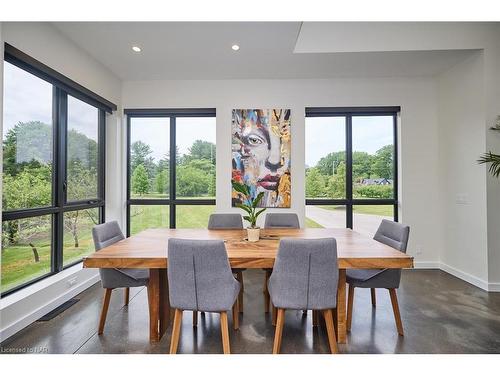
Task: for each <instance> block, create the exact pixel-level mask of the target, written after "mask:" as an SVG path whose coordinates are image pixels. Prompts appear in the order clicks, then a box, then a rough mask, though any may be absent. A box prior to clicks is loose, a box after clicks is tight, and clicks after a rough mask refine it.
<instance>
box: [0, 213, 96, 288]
mask: <svg viewBox="0 0 500 375" xmlns="http://www.w3.org/2000/svg"><path fill="white" fill-rule="evenodd" d="M92 210H94V211H95V212H97V210H96V209H92ZM24 220H26V221H29V220H30V219H24ZM38 224H40V223H38ZM43 224H44V225H43V226H41V227H40V228H41V229H40V233H39V234H37V235H36V236H34V237H33V238H31V239H30V241H31V243H32V244H33V245H34V246H35V247H36V249H37V251H38V255H39V258H40V259H39V261H38V262H35V257H34V255H33V251H32V248H31V246H29V244H28V243H17V244H15V245H13V246H9V245H7V246H5V247H3V249H2V268H1V287H0V290H1V291H2V292H4V291H6V290H9V289H12V288H13V287H15V286H17V285H21V284H23V283H25V282H28V281H30V280H33V279H35V278H37V277H39V276H43V275H45V274H48V273H50V271H51V267H50V264H51V239H50V231H51V224H50V218H49V217H47V218H46V220H45V222H44V223H43ZM93 226H94V222H93V221H92V220H91V219H90V218H89V217H88V216H84V215H82V216H81V217H80V219H79V225H78V245H79V246H78V247H75V242H74V239H73V236H72V235H71V233H70V232H68V230H67V229H65V230H64V242H63V244H64V245H63V266H67V265H69V264H71V263H74V262H76V261H78V260H80V259H81V258H82V257H83V256H84V255H87V254H90V253H91V252H93V251H94V243H93V241H92V233H91V230H92V227H93Z"/></svg>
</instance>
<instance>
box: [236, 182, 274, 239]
mask: <svg viewBox="0 0 500 375" xmlns="http://www.w3.org/2000/svg"><path fill="white" fill-rule="evenodd" d="M232 184H233V189H234V190H236V191H237V192H238V193H240V194H241V195H243V198H244V199H243V200H242V201H243V203H236V207H239V208H241V209H242V210H243V211H245V213H246V215H244V216H243V219H245V220H246V221H248V223H249V224H250V226H249V227H247V234H248V241H249V242H257V241H258V240H259V237H260V228H259V227H258V226H257V218H258V217H259V215H260V214H261V213H263V212H264V211H265V210H266V209H265V208H261V209H260V210H258V209H257V206H258V205H259V202H260V201H261V200H262V197H263V196H264V193H262V192H261V193H259V194H257V196H256V197H255V198H253V197H252V195H251V194H250V189H249V187H248V186H247V185H245V184H241V183H239V182H236V181H232Z"/></svg>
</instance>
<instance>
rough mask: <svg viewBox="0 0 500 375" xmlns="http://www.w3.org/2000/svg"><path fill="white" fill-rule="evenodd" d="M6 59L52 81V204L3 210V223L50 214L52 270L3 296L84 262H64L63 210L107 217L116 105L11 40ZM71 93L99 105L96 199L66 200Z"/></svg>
mask: <svg viewBox="0 0 500 375" xmlns="http://www.w3.org/2000/svg"><path fill="white" fill-rule="evenodd" d="M4 61H5V62H8V63H10V64H12V65H14V66H15V67H17V68H19V69H21V70H23V71H25V72H27V73H30V74H32V75H33V76H35V77H37V78H39V79H41V80H43V81H45V82H48V83H49V84H51V85H52V143H53V146H52V147H53V153H52V155H53V157H52V200H51V205H50V206H44V207H37V208H28V209H16V210H7V211H2V223H4V222H8V221H13V220H18V219H27V218H31V217H38V216H44V215H51V220H52V230H51V270H50V272H49V273H46V274H44V275H41V276H38V277H36V278H34V279H32V280H29V281H27V282H24V283H22V284H19V285H17V286H15V287H13V288H11V289H8V290H6V291H4V292H0V297H2V298H3V297H5V296H7V295H9V294H12V293H15V292H17V291H19V290H20V289H23V288H25V287H27V286H29V285H32V284H35V283H37V282H38V281H40V280H42V279H45V278H47V277H50V276H53V275H55V274H57V273H59V272H61V271H63V270H65V269H67V268H69V267H72V266H74V265H76V264H78V263H80V262H82V260H83V258H82V259H79V260H77V261H74V262H72V263H69V264H66V265H64V264H63V262H64V259H63V255H64V254H63V251H64V214H65V213H66V212H71V211H77V210H85V209H90V208H97V209H98V210H99V222H100V223H103V222H104V221H105V172H106V113H112V111H113V110H116V109H117V106H116V105H115V104H113V103H111V102H109V101H107V100H106V99H104V98H102V97H100V96H99V95H97V94H95V93H93V92H92V91H90V90H88V89H87V88H85V87H83V86H81V85H80V84H78V83H76V82H75V81H73V80H71V79H69V78H67V77H66V76H64V75H62V74H60V73H58V72H57V71H55V70H53V69H52V68H50V67H48V66H46V65H44V64H43V63H41V62H39V61H38V60H36V59H34V58H32V57H31V56H29V55H27V54H25V53H24V52H22V51H20V50H18V49H17V48H15V47H13V46H11V45H10V44H8V43H5V48H4ZM68 95H71V96H73V97H74V98H76V99H78V100H81V101H83V102H85V103H87V104H89V105H91V106H93V107H95V108H97V109H98V121H97V127H98V129H97V134H98V139H97V142H98V147H97V152H98V165H97V185H98V186H97V190H98V196H97V197H96V198H94V199H88V200H80V201H70V202H66V178H67V173H66V166H67V136H68V128H67V125H68V123H67V122H68ZM2 142H3V140H2Z"/></svg>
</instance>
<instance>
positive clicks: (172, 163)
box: [169, 116, 177, 228]
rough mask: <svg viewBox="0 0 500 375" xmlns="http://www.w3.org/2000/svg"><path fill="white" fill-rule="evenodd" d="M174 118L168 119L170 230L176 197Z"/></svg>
mask: <svg viewBox="0 0 500 375" xmlns="http://www.w3.org/2000/svg"><path fill="white" fill-rule="evenodd" d="M175 120H176V118H175V116H172V117H170V158H169V175H170V176H169V177H170V183H169V189H170V190H169V198H170V209H169V222H170V228H175V211H176V206H175V203H173V202H174V201H175V197H176V191H175V190H176V189H175V188H176V186H175V185H176V178H175V173H176V164H177V147H176V143H177V142H176V139H175V138H176V128H177V126H176V121H175Z"/></svg>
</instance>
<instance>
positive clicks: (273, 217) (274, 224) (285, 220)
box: [264, 213, 300, 228]
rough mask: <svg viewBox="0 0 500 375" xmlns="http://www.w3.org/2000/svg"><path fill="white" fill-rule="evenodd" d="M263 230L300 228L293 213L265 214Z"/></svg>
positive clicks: (297, 219) (297, 218)
mask: <svg viewBox="0 0 500 375" xmlns="http://www.w3.org/2000/svg"><path fill="white" fill-rule="evenodd" d="M264 228H300V223H299V217H298V216H297V214H294V213H279V214H277V213H271V214H266V220H265V222H264Z"/></svg>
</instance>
